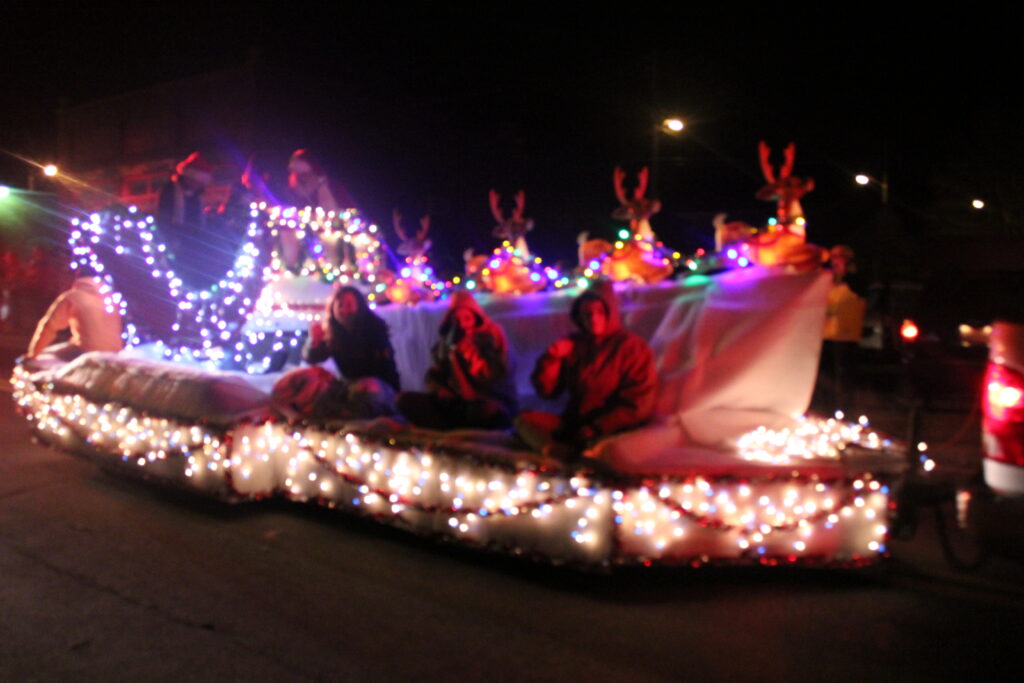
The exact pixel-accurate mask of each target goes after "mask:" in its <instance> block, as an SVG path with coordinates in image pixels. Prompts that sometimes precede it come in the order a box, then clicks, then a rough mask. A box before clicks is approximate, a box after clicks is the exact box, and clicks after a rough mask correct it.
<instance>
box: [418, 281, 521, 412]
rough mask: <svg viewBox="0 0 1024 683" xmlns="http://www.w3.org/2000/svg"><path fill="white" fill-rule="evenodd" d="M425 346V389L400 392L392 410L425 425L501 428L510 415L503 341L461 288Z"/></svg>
mask: <svg viewBox="0 0 1024 683" xmlns="http://www.w3.org/2000/svg"><path fill="white" fill-rule="evenodd" d="M438 332H439V335H440V339H439V340H438V342H437V343H436V344H434V348H433V349H432V350H431V357H432V360H433V364H432V365H431V366H430V369H429V370H427V375H426V384H427V393H423V392H403V393H402V394H400V395H399V396H398V411H399V412H400V413H402V415H404V416H405V417H406V418H407V419H408V420H409V421H410V422H412V423H413V424H415V425H417V426H420V427H428V428H431V429H458V428H479V429H507V428H509V427H511V426H512V416H513V415H515V413H516V387H515V380H514V377H513V373H512V371H511V363H510V356H509V348H508V341H507V340H506V338H505V332H504V330H502V329H501V326H500V325H498V324H497V323H496V322H494V321H493V320H491V319H490V318H489V317H487V314H485V313H484V311H483V309H482V308H480V304H479V303H477V301H476V299H474V298H473V295H472V294H470V293H469V292H467V291H458V292H456V293H455V294H454V295H453V296H452V298H451V304H450V305H449V307H448V311H447V312H446V313H445V315H444V319H443V320H442V321H441V327H440V329H439V330H438Z"/></svg>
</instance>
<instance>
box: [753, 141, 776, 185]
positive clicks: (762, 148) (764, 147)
mask: <svg viewBox="0 0 1024 683" xmlns="http://www.w3.org/2000/svg"><path fill="white" fill-rule="evenodd" d="M771 153H772V150H771V148H770V147H769V146H768V143H766V142H765V141H764V140H761V142H759V143H757V156H758V158H759V159H760V160H761V173H763V174H764V179H765V180H767V181H768V182H769V183H771V184H774V183H775V171H774V169H772V165H771V164H770V163H769V162H768V157H770V156H771Z"/></svg>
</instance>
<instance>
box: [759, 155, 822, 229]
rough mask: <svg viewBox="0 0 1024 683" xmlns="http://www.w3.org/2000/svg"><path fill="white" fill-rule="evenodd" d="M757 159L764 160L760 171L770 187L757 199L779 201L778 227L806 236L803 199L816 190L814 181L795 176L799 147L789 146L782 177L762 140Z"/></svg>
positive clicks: (781, 169)
mask: <svg viewBox="0 0 1024 683" xmlns="http://www.w3.org/2000/svg"><path fill="white" fill-rule="evenodd" d="M757 150H758V156H759V157H760V159H761V172H762V173H763V174H764V179H765V180H767V181H768V184H767V185H765V186H764V187H762V188H761V189H760V190H758V191H757V195H756V197H757V198H758V199H762V200H764V201H769V202H777V203H778V209H777V218H778V221H779V226H780V227H781V228H783V229H785V230H789V231H790V232H793V233H795V234H797V235H799V236H801V237H803V236H804V235H805V230H804V226H803V217H804V210H803V207H801V206H800V199H801V198H802V197H803V196H804V195H805V194H807V193H808V192H811V191H812V190H814V179H813V178H808V179H807V180H803V179H802V178H797V177H796V176H794V175H792V174H793V161H794V160H795V158H796V145H795V144H794V143H792V142H791V143H789V144H788V145H787V146H786V150H785V155H786V161H785V163H783V164H782V166H781V167H780V168H779V175H778V176H777V177H776V175H775V171H774V170H773V169H772V165H771V163H770V162H769V157H770V156H771V153H772V150H771V148H769V147H768V145H767V144H765V142H764V140H762V141H761V142H760V143H759V144H758V146H757Z"/></svg>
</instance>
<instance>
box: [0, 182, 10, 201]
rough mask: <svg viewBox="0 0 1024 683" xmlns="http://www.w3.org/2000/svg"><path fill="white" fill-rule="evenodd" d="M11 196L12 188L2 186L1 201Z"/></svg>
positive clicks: (0, 190) (0, 189)
mask: <svg viewBox="0 0 1024 683" xmlns="http://www.w3.org/2000/svg"><path fill="white" fill-rule="evenodd" d="M10 196H11V188H9V187H7V186H6V185H0V201H3V200H4V199H7V198H8V197H10Z"/></svg>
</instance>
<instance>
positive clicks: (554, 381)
mask: <svg viewBox="0 0 1024 683" xmlns="http://www.w3.org/2000/svg"><path fill="white" fill-rule="evenodd" d="M567 360H568V358H567V357H566V358H556V357H555V356H552V355H551V354H550V353H548V352H546V351H545V352H544V354H543V355H541V357H540V358H538V359H537V365H535V366H534V368H533V374H532V375H530V382H531V383H532V384H533V388H534V389H535V390H536V391H537V395H538V396H540V397H541V398H554V397H555V396H558V395H559V394H560V393H562V391H563V390H564V389H565V371H564V370H565V363H566V361H567Z"/></svg>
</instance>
